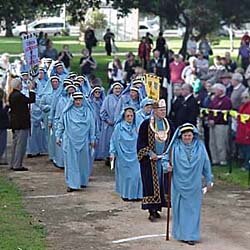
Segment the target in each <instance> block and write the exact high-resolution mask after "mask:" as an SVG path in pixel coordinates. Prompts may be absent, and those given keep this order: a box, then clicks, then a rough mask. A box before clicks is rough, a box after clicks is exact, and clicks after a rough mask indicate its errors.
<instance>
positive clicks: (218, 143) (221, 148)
mask: <svg viewBox="0 0 250 250" xmlns="http://www.w3.org/2000/svg"><path fill="white" fill-rule="evenodd" d="M213 91H214V98H213V99H212V100H211V102H210V104H209V105H208V108H209V109H211V111H210V112H209V114H208V126H209V148H210V152H211V157H212V163H213V165H226V164H227V153H228V144H229V120H228V117H227V116H226V117H225V116H224V114H223V113H222V112H218V111H220V110H221V111H227V110H228V111H229V110H230V109H231V108H232V103H231V100H230V98H229V97H227V96H226V88H225V86H224V85H223V84H221V83H217V84H215V85H214V86H213ZM213 110H217V112H216V111H213Z"/></svg>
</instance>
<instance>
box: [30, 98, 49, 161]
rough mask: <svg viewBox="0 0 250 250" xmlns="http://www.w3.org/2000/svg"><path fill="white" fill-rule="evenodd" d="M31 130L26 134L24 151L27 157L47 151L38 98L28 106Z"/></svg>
mask: <svg viewBox="0 0 250 250" xmlns="http://www.w3.org/2000/svg"><path fill="white" fill-rule="evenodd" d="M30 113H31V130H30V134H29V136H28V141H27V149H26V153H27V156H28V157H34V156H39V155H41V154H47V153H48V142H47V140H46V131H45V127H44V123H43V112H42V110H41V107H40V98H39V97H38V96H37V98H36V102H35V103H32V104H31V106H30Z"/></svg>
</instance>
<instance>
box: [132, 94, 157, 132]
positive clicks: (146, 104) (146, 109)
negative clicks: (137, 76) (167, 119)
mask: <svg viewBox="0 0 250 250" xmlns="http://www.w3.org/2000/svg"><path fill="white" fill-rule="evenodd" d="M153 103H154V101H153V100H152V99H149V98H147V97H146V98H144V99H143V100H142V101H141V103H140V109H139V110H137V111H136V115H135V124H136V128H137V131H139V128H140V126H141V124H142V122H143V121H144V120H146V119H148V118H149V117H150V115H151V112H152V109H153Z"/></svg>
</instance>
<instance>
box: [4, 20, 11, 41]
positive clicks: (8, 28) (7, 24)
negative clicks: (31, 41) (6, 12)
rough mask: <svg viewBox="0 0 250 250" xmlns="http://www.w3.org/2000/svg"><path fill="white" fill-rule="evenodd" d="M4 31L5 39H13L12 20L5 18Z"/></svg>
mask: <svg viewBox="0 0 250 250" xmlns="http://www.w3.org/2000/svg"><path fill="white" fill-rule="evenodd" d="M5 29H6V33H5V36H6V37H13V33H12V20H9V19H8V18H5Z"/></svg>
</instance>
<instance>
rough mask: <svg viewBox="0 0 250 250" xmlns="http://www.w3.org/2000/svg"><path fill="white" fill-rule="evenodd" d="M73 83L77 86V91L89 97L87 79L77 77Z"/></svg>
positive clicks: (89, 88)
mask: <svg viewBox="0 0 250 250" xmlns="http://www.w3.org/2000/svg"><path fill="white" fill-rule="evenodd" d="M74 83H75V84H76V85H77V86H78V89H79V91H81V92H82V93H83V94H84V95H85V96H86V97H88V96H89V95H90V92H91V90H92V88H91V85H90V83H89V79H88V78H87V77H86V76H77V77H76V78H75V81H74Z"/></svg>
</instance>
